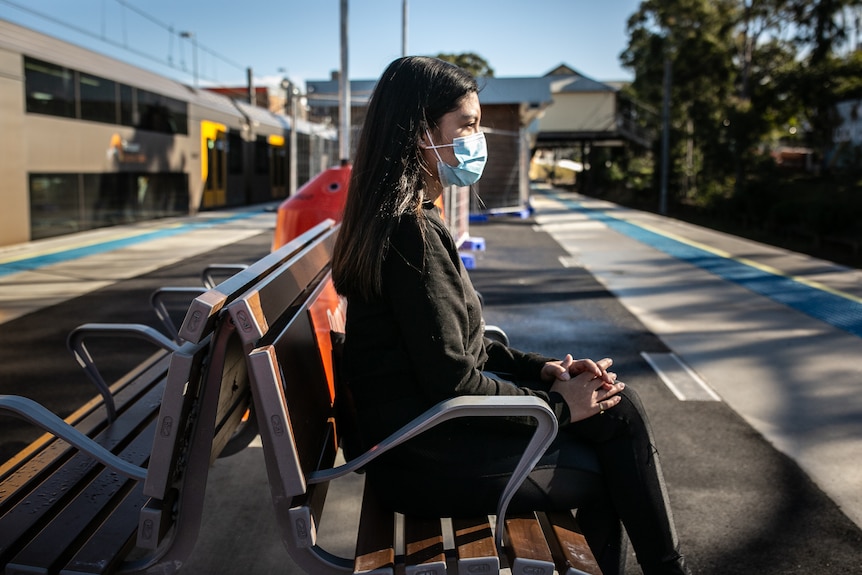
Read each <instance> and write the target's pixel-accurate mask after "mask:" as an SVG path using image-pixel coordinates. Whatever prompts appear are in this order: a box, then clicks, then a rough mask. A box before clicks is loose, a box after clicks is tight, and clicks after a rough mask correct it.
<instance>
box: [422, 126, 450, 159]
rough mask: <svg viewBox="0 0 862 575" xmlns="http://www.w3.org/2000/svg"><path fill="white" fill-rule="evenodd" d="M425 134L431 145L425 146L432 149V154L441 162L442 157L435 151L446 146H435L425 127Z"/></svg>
mask: <svg viewBox="0 0 862 575" xmlns="http://www.w3.org/2000/svg"><path fill="white" fill-rule="evenodd" d="M425 135H426V136H428V141H429V142H431V145H430V146H427V147H428V148H429V149H431V150H434V154H435V155H436V156H437V160H438V161H440V162H442V161H443V158H441V157H440V152H438V151H437V148H444V147H446V146H445V145H444V146H435V145H434V140H433V139H432V138H431V132H429V131H428V128H425Z"/></svg>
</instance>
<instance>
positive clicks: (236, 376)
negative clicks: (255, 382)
mask: <svg viewBox="0 0 862 575" xmlns="http://www.w3.org/2000/svg"><path fill="white" fill-rule="evenodd" d="M227 338H228V340H227V341H216V342H215V346H216V347H217V348H218V350H217V351H216V353H218V354H220V355H221V358H222V359H221V366H211V368H210V369H215V372H214V373H211V374H209V375H208V381H209V385H219V384H220V385H221V389H220V390H219V396H218V407H217V410H216V420H215V428H216V432H215V436H214V437H213V442H212V447H211V460H212V461H215V459H216V458H217V457H218V456H219V454H220V453H221V451H222V449H224V446H225V445H227V442H228V441H229V440H230V438H231V436H232V435H233V433H234V431H236V429H237V428H238V427H239V425H240V424H241V423H242V419H243V416H244V415H245V414H246V412H247V411H248V408H249V406H250V405H251V388H250V387H249V383H248V362H247V361H246V349H245V348H244V347H243V346H242V345H241V342H240V340H239V336H238V335H237V333H236V330H230V333H229V334H228V335H227Z"/></svg>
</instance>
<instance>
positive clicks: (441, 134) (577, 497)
mask: <svg viewBox="0 0 862 575" xmlns="http://www.w3.org/2000/svg"><path fill="white" fill-rule="evenodd" d="M480 120H481V108H480V105H479V98H478V87H477V84H476V81H475V80H474V79H473V77H472V76H470V75H469V74H468V73H467V72H465V71H464V70H462V69H461V68H458V67H456V66H453V65H451V64H447V63H445V62H443V61H440V60H437V59H433V58H423V57H407V58H401V59H398V60H396V61H394V62H393V63H392V64H390V65H389V67H388V68H387V69H386V71H385V72H384V73H383V75H382V77H381V78H380V80H379V81H378V83H377V86H376V87H375V90H374V93H373V95H372V97H371V101H370V102H369V106H368V113H367V116H366V120H365V124H364V126H363V129H362V133H361V135H360V138H359V142H358V147H357V152H356V161H355V163H354V167H353V172H352V177H351V182H350V187H349V193H348V196H347V203H346V206H345V212H344V218H343V222H342V227H341V231H340V234H339V237H338V240H337V244H336V247H335V255H334V258H333V279H334V282H335V287H336V289H337V290H338V292H339V293H340V294H342V295H344V296H345V297H346V298H347V299H348V301H349V305H348V312H347V325H346V334H347V335H346V341H345V347H344V364H343V369H344V374H345V376H346V379H347V380H348V381H349V382H350V387H351V390H352V393H353V397H354V401H355V404H356V409H357V414H358V419H359V427H360V432H361V441H362V442H363V444H364V448H366V449H367V448H368V447H370V446H372V445H374V444H375V443H376V442H378V441H380V440H381V439H383V438H384V437H386V436H387V435H389V434H390V433H392V432H393V431H395V430H397V429H398V428H399V427H401V426H402V425H404V424H405V423H407V422H409V421H410V420H412V419H413V418H415V417H416V416H418V415H419V414H421V413H422V412H424V411H425V410H426V409H428V408H429V407H431V406H433V405H434V404H436V403H438V402H439V401H442V400H444V399H447V398H451V397H453V396H457V395H534V396H537V397H540V398H542V399H543V400H544V401H546V402H547V403H548V405H549V406H550V407H551V409H552V410H553V411H554V413H555V414H556V415H557V418H558V420H559V423H560V426H561V428H560V433H559V434H558V436H557V438H556V440H555V441H554V443H553V444H552V445H551V447H550V448H549V449H548V451H547V452H546V454H545V455H544V457H543V458H542V460H541V461H540V462H539V464H538V465H537V466H536V468H535V469H534V470H533V472H532V473H531V475H530V477H529V479H528V480H527V481H526V482H525V483H524V486H523V487H522V488H521V489H520V490H519V492H518V493H517V495H516V497H515V498H514V499H513V501H512V503H511V506H510V510H511V511H512V512H517V511H518V510H519V509H521V510H527V509H575V508H577V509H578V521H579V523H580V525H581V527H582V529H583V530H584V535H585V537H586V538H587V541H588V542H589V544H590V547H591V549H592V550H593V552H594V554H595V556H596V559H597V560H598V562H599V565H600V566H601V568H602V571H603V573H605V575H612V574H614V573H622V572H623V563H624V560H625V552H626V545H625V541H626V540H625V534H624V532H623V529H622V527H621V523H622V526H624V527H625V533H627V534H628V536H629V538H630V539H631V541H632V546H633V547H634V549H635V552H636V554H637V557H638V561H639V563H640V564H641V567H642V569H643V572H644V573H646V574H648V575H649V574H653V573H655V574H659V573H661V574H670V573H674V574H677V573H687V572H688V571H687V569H686V568H685V566H684V562H683V559H682V557H681V555H680V553H679V548H678V543H677V538H676V534H675V532H674V527H673V520H672V518H671V515H670V510H669V508H668V505H667V497H666V493H665V490H664V483H663V479H662V475H661V470H660V468H659V464H658V459H657V456H656V451H655V449H654V447H653V445H652V443H653V442H652V435H651V432H650V429H649V424H648V423H647V421H646V417H645V415H644V414H643V409H642V407H641V404H640V401H639V399H638V398H637V396H636V395H635V394H634V393H633V392H632V391H631V390H628V389H625V385H624V384H623V383H621V382H617V381H616V375H615V374H613V373H611V372H608V371H607V369H608V368H609V367H610V365H611V360H610V359H603V360H600V361H598V362H594V361H592V360H589V359H581V360H573V359H572V356H571V355H567V356H566V357H565V358H564V359H563V360H556V359H553V358H549V357H544V356H541V355H539V354H534V353H523V352H520V351H518V350H515V349H511V348H509V347H506V346H504V345H502V344H500V343H496V342H491V341H490V340H487V339H485V338H484V336H483V329H484V323H483V320H482V312H481V308H480V303H479V300H478V298H477V296H476V293H475V291H474V289H473V286H472V285H471V283H470V279H469V277H468V276H467V274H466V272H465V270H464V268H463V266H462V265H461V260H460V257H459V255H458V250H457V247H456V245H455V242H454V241H453V239H452V237H451V235H450V234H449V232H448V231H447V228H446V227H445V225H444V224H443V222H442V221H441V219H440V215H439V213H438V211H437V208H436V207H435V206H434V205H433V203H434V201H435V200H436V199H437V198H438V197H439V196H440V194H441V193H442V192H443V189H444V186H448V185H451V184H458V185H469V184H471V183H474V182H475V181H476V180H478V178H479V176H480V175H481V173H482V168H483V166H484V162H485V158H486V155H487V153H486V149H485V141H484V136H483V134H482V133H481V131H480V128H479V124H480ZM488 372H494V373H503V374H506V375H505V376H503V378H498V377H492V376H490V375H489V374H488ZM531 433H532V430H531V428H530V422H529V421H523V420H520V419H517V418H508V419H503V418H468V419H458V420H453V421H450V422H447V423H445V424H443V425H440V426H438V427H436V428H434V429H433V430H432V431H429V432H427V433H425V434H423V435H421V436H419V437H417V438H415V439H414V440H411V441H410V442H408V443H407V444H405V445H403V446H401V447H400V448H397V449H395V450H393V451H391V452H389V453H387V454H386V455H384V456H382V457H379V458H378V459H377V460H375V462H374V463H372V464H371V465H369V467H368V474H367V480H368V481H369V482H370V485H371V486H372V487H373V488H374V489H375V492H376V493H377V495H378V496H379V497H380V498H381V499H383V501H384V502H385V503H387V504H388V505H390V506H391V507H392V508H393V509H395V510H398V511H401V512H405V513H412V514H429V515H435V516H436V515H441V514H447V515H459V514H460V515H468V514H476V513H485V514H492V513H494V511H495V508H496V503H497V500H498V498H499V495H500V493H501V491H502V489H503V487H504V486H505V484H506V481H507V480H508V476H509V473H510V472H511V470H512V469H514V467H515V464H516V462H517V460H518V458H519V456H520V454H521V452H522V450H523V448H524V446H525V445H526V443H527V441H528V440H529V437H530V434H531Z"/></svg>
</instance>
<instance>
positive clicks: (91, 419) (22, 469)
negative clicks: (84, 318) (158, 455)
mask: <svg viewBox="0 0 862 575" xmlns="http://www.w3.org/2000/svg"><path fill="white" fill-rule="evenodd" d="M169 361H170V357H169V354H166V353H163V352H159V353H157V354H154V355H153V356H152V357H150V358H149V359H148V360H146V361H145V364H144V366H143V367H144V369H143V371H141V372H138V370H135V373H132V374H128V375H126V376H124V377H123V378H122V379H121V380H118V381H117V383H116V384H115V385H113V386H111V391H112V393H113V394H114V403H115V406H116V408H117V411H118V412H122V411H123V410H125V409H126V408H127V407H128V406H129V405H131V404H134V403H135V402H136V401H138V400H139V399H140V396H141V394H143V393H146V392H147V390H148V389H149V388H150V387H151V386H152V385H153V384H154V383H155V382H157V381H158V374H161V373H164V370H165V368H166V367H167V365H168V362H169ZM64 421H66V423H68V424H69V425H72V426H74V427H76V428H77V429H78V431H80V432H81V433H83V434H84V435H87V436H89V437H93V436H94V435H95V434H96V433H98V432H99V431H101V430H102V429H104V428H105V426H106V423H107V422H106V417H105V407H104V402H103V401H102V398H101V396H96V397H94V398H93V399H92V400H90V401H88V402H87V403H86V404H85V405H83V406H82V407H81V408H79V409H77V410H76V411H75V412H74V413H72V414H71V415H70V416H69V417H67V418H66V419H65V420H64ZM74 453H75V450H74V449H73V448H72V447H71V446H70V445H69V444H68V443H66V442H64V441H58V440H57V438H56V437H54V436H53V435H51V434H49V433H46V434H44V435H42V436H40V437H39V438H38V439H36V440H35V441H33V442H32V443H31V444H30V445H28V446H27V447H26V448H24V449H23V450H21V451H20V452H18V453H17V454H16V455H15V456H14V457H12V458H10V459H9V460H8V461H7V462H6V463H4V464H3V466H2V467H0V515H2V513H3V509H5V508H6V507H8V506H9V505H11V504H13V503H14V502H15V501H16V499H15V492H16V490H15V488H12V487H11V486H12V485H17V484H19V483H20V482H21V480H22V478H24V477H31V476H32V475H33V474H37V473H38V471H36V470H39V469H43V470H46V471H48V472H50V466H51V462H52V461H53V462H54V465H59V464H60V463H61V462H62V461H63V458H64V457H66V458H68V457H71V456H72V455H73V454H74ZM27 466H30V468H29V469H27V468H26V467H27ZM13 475H15V476H17V477H12V476H13Z"/></svg>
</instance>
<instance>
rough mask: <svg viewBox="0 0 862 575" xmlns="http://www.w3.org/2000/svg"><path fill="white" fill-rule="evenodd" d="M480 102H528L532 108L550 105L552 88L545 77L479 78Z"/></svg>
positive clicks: (486, 103)
mask: <svg viewBox="0 0 862 575" xmlns="http://www.w3.org/2000/svg"><path fill="white" fill-rule="evenodd" d="M478 82H479V102H481V103H482V104H483V105H488V104H528V105H529V106H530V107H531V108H541V107H544V106H547V105H550V104H551V102H552V101H553V100H552V98H551V89H550V86H549V84H548V81H547V80H546V79H545V78H494V77H491V78H479V80H478Z"/></svg>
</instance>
